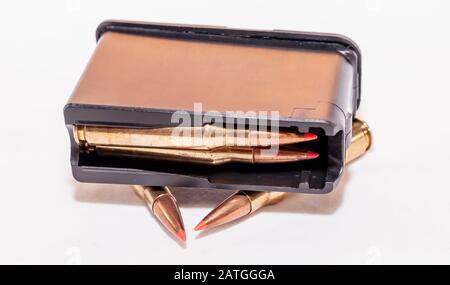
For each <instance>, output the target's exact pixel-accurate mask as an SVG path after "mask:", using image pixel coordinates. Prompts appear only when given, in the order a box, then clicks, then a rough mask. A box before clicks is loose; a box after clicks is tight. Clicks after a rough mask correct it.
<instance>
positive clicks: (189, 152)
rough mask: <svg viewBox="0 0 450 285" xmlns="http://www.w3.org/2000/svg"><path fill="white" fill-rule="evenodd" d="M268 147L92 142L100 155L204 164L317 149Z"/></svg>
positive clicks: (286, 157)
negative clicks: (205, 147)
mask: <svg viewBox="0 0 450 285" xmlns="http://www.w3.org/2000/svg"><path fill="white" fill-rule="evenodd" d="M264 150H266V151H267V149H263V148H253V147H221V148H215V149H212V150H195V149H172V148H167V149H166V148H150V147H145V148H144V147H142V148H139V147H121V146H104V145H97V146H95V151H96V152H97V153H98V154H99V155H116V156H127V157H136V158H148V159H159V160H167V161H178V162H186V161H188V162H191V163H199V164H206V165H221V164H225V163H230V162H239V163H251V164H260V163H284V162H294V161H302V160H310V159H314V158H317V157H318V156H319V154H318V153H316V152H313V151H307V150H283V149H280V150H279V151H278V152H277V153H276V154H275V155H270V154H267V153H265V152H264Z"/></svg>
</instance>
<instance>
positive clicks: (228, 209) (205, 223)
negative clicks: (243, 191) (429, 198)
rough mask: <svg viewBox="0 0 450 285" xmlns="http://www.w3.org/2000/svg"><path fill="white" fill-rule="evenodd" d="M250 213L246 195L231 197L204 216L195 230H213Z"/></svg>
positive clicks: (249, 204)
mask: <svg viewBox="0 0 450 285" xmlns="http://www.w3.org/2000/svg"><path fill="white" fill-rule="evenodd" d="M251 212H252V205H251V201H250V200H249V198H248V197H247V196H246V195H233V196H231V197H229V198H228V199H226V200H225V201H223V202H222V204H220V205H219V206H218V207H217V208H215V209H214V210H212V211H211V212H210V213H209V214H208V215H206V217H204V218H203V220H202V221H201V222H200V223H199V224H198V225H197V226H196V227H195V230H196V231H201V230H204V229H206V228H208V229H210V228H214V227H217V226H220V225H223V224H226V223H229V222H232V221H234V220H237V219H239V218H241V217H244V216H246V215H248V214H250V213H251Z"/></svg>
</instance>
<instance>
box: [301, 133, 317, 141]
mask: <svg viewBox="0 0 450 285" xmlns="http://www.w3.org/2000/svg"><path fill="white" fill-rule="evenodd" d="M304 138H305V141H313V140H315V139H317V135H316V134H313V133H306V134H305V135H304Z"/></svg>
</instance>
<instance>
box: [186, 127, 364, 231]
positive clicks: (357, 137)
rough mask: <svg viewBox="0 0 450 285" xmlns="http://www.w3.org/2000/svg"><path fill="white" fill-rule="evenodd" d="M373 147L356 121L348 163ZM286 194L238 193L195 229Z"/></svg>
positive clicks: (230, 218)
mask: <svg viewBox="0 0 450 285" xmlns="http://www.w3.org/2000/svg"><path fill="white" fill-rule="evenodd" d="M371 145H372V136H371V132H370V129H369V126H368V125H367V123H366V122H364V121H362V120H359V119H354V120H353V125H352V142H351V145H350V146H349V148H348V149H347V153H346V163H349V162H351V161H353V160H355V159H356V158H358V157H361V156H362V155H363V154H364V153H366V152H367V151H368V150H369V149H370V147H371ZM287 194H288V193H286V192H266V191H261V192H258V191H242V190H241V191H237V192H236V193H234V194H233V195H231V196H230V197H229V198H227V199H226V200H225V201H223V202H222V203H221V204H220V205H219V206H217V207H216V208H215V209H213V210H212V211H211V212H210V213H209V214H208V215H206V217H205V218H203V220H202V221H200V223H199V224H198V225H197V226H196V227H195V230H196V231H201V230H204V229H207V228H208V229H210V228H214V227H217V226H220V225H223V224H226V223H229V222H232V221H235V220H238V219H240V218H242V217H245V216H247V215H250V214H251V213H253V212H255V211H257V210H259V209H261V208H263V207H265V206H268V205H273V204H276V203H279V202H281V201H282V200H283V199H284V198H285V197H286V195H287Z"/></svg>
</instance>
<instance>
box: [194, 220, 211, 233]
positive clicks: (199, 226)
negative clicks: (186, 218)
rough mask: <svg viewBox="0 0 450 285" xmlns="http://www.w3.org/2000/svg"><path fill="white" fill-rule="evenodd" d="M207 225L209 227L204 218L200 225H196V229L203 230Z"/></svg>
mask: <svg viewBox="0 0 450 285" xmlns="http://www.w3.org/2000/svg"><path fill="white" fill-rule="evenodd" d="M207 227H208V225H207V224H206V222H205V221H203V220H202V221H200V223H198V225H197V226H196V227H195V229H194V230H196V231H202V230H204V229H206V228H207Z"/></svg>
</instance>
